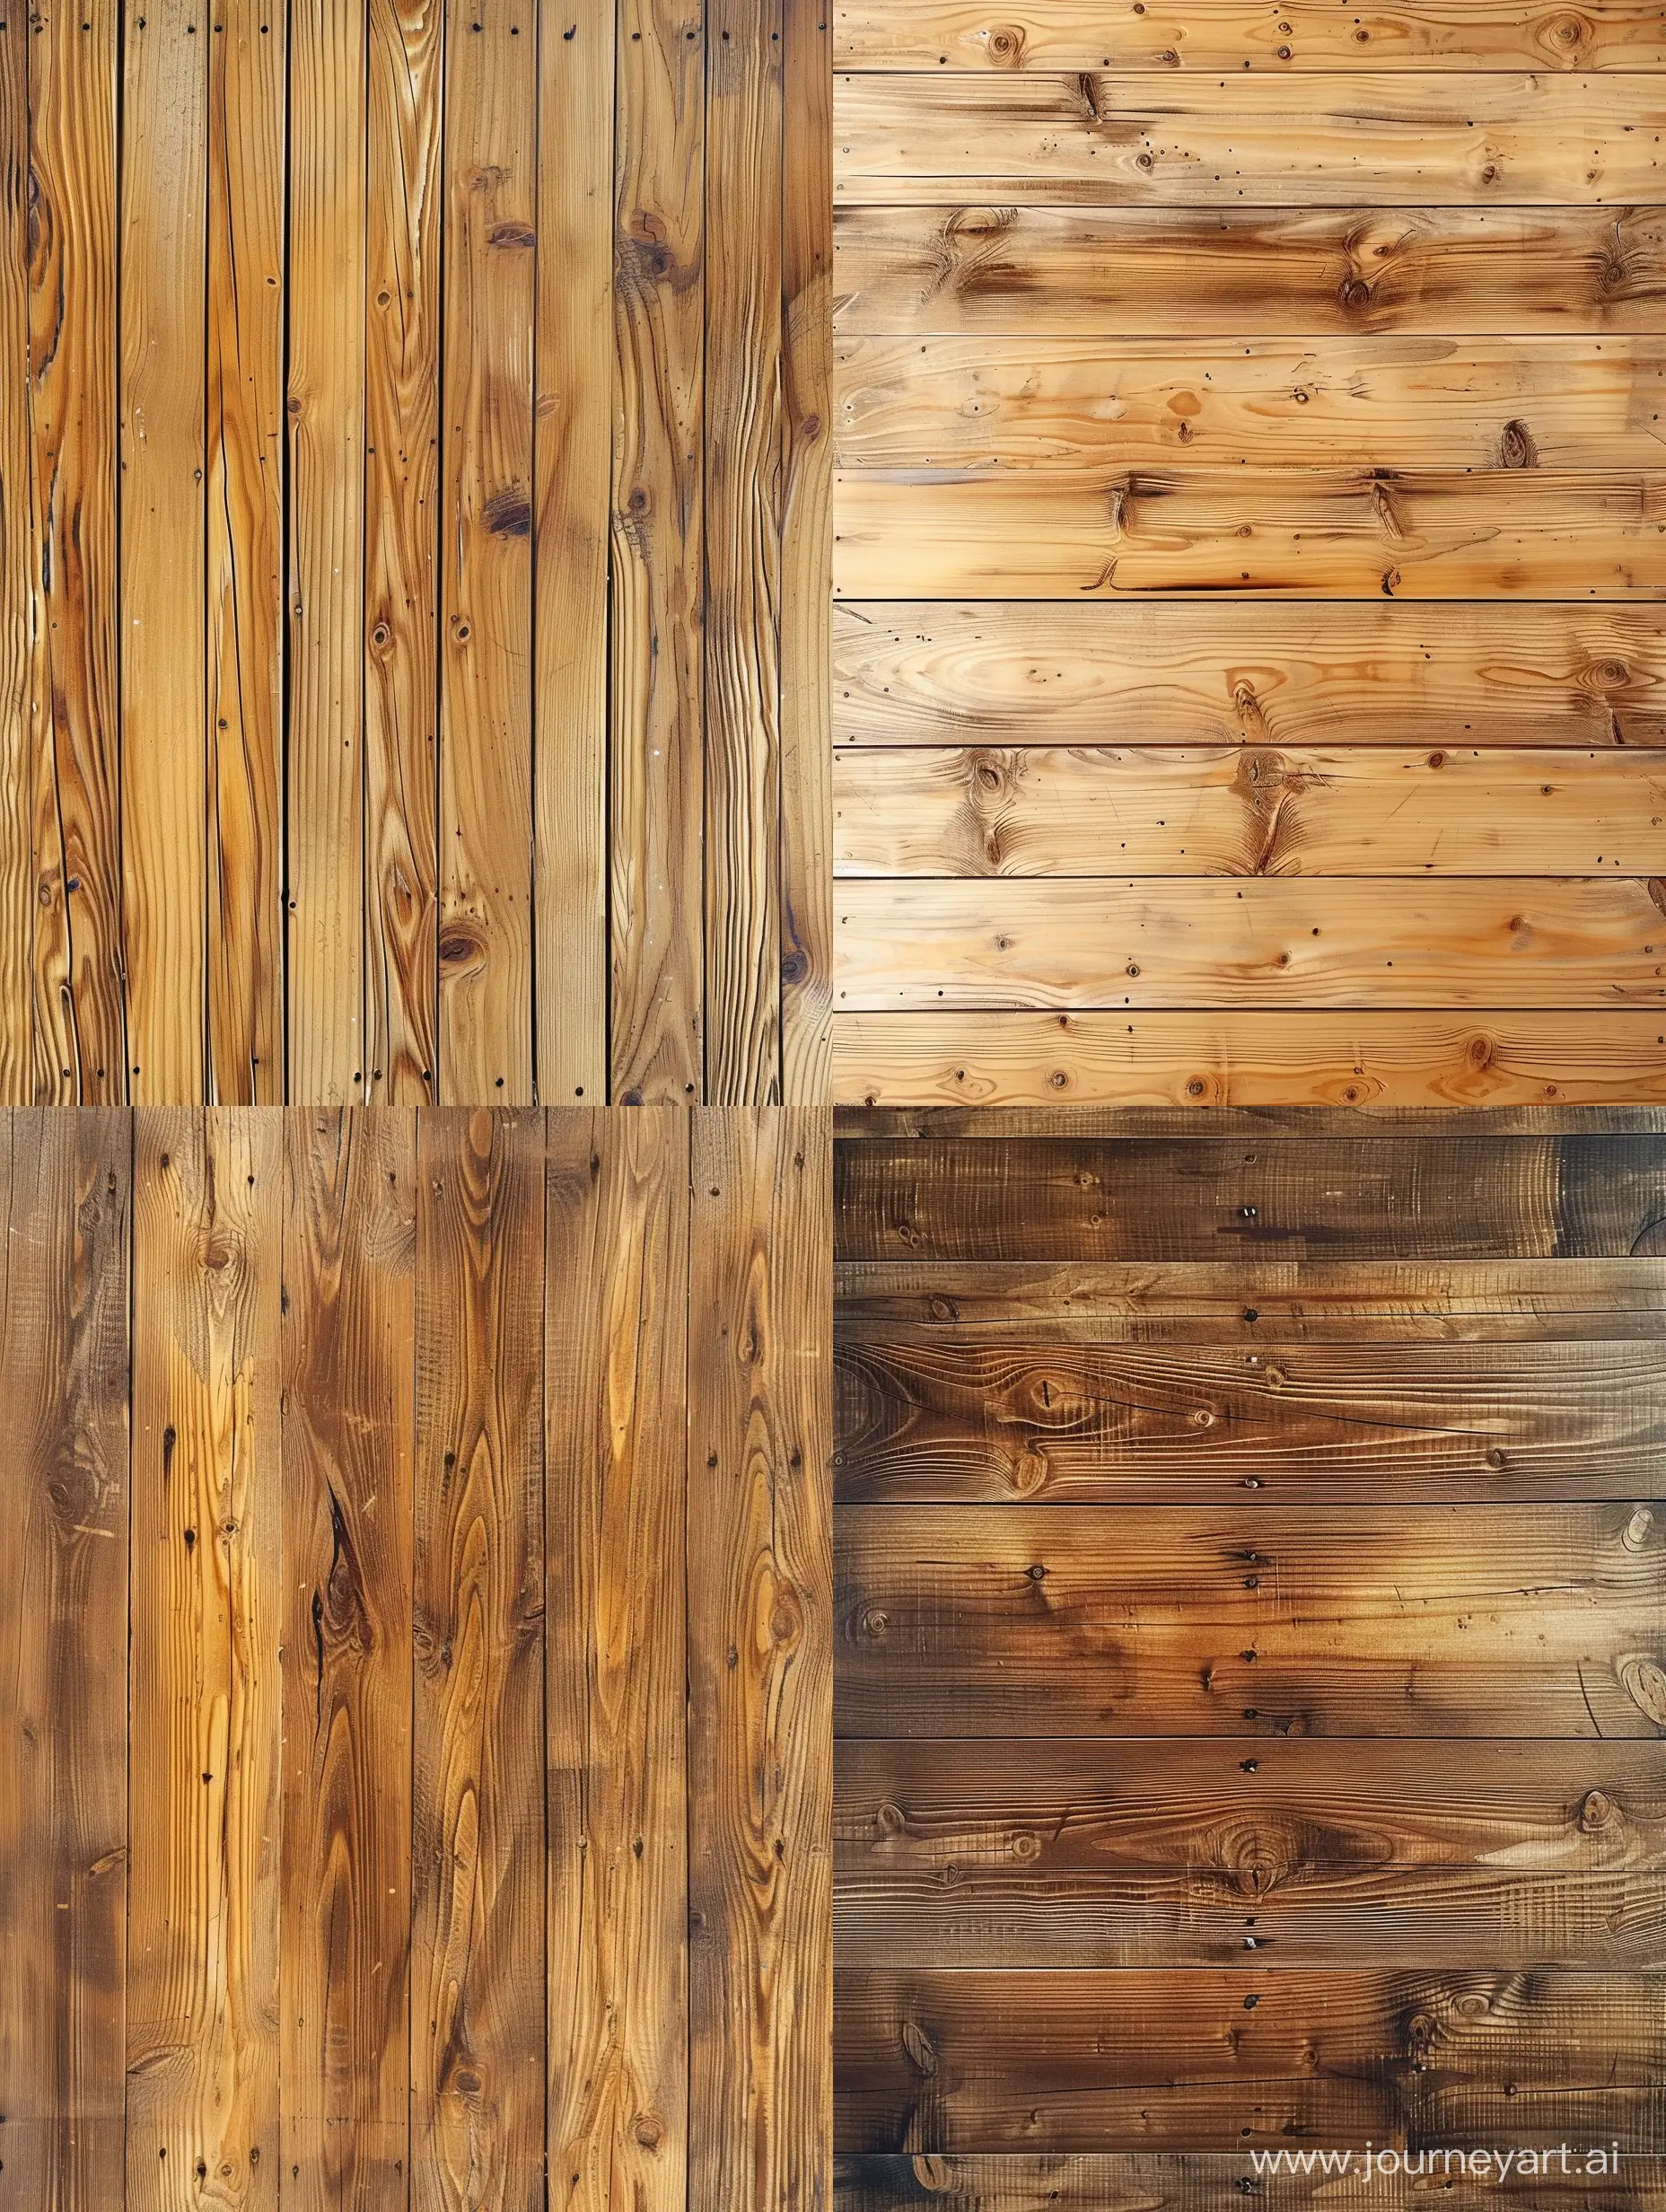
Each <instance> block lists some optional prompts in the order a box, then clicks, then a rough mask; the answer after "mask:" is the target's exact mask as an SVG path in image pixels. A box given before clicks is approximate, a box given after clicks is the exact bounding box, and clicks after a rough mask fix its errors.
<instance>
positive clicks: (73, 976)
mask: <svg viewBox="0 0 1666 2212" xmlns="http://www.w3.org/2000/svg"><path fill="white" fill-rule="evenodd" d="M830 47H831V39H830V32H829V26H828V23H827V22H826V20H825V13H824V11H822V10H820V8H819V7H818V6H817V5H815V4H814V0H768V4H766V5H758V6H753V5H740V4H735V0H709V4H707V5H705V6H701V5H697V6H695V7H694V8H693V9H692V10H690V9H688V8H684V7H680V6H673V5H671V4H669V0H574V5H572V6H570V7H566V8H557V6H556V5H555V4H554V0H478V4H475V0H470V4H469V5H468V6H463V5H461V4H447V0H295V4H294V5H292V6H278V5H271V4H267V0H214V4H212V5H210V4H207V0H200V4H199V0H146V4H145V5H143V6H141V5H139V4H137V0H88V4H87V5H85V6H77V7H75V8H68V7H64V6H59V5H57V4H56V0H44V4H42V5H40V6H39V7H31V8H28V9H24V8H21V7H20V8H14V9H13V10H11V11H10V13H9V14H7V15H5V16H4V19H0V209H3V210H4V236H3V237H0V358H3V359H4V370H3V371H0V1103H6V1102H9V1103H13V1104H28V1103H31V1102H33V1103H37V1104H74V1103H89V1104H92V1103H120V1102H126V1101H129V1100H130V1101H132V1102H135V1103H144V1104H157V1105H167V1104H179V1105H192V1104H203V1103H226V1104H239V1103H261V1104H269V1103H275V1102H285V1101H286V1100H287V1101H293V1102H297V1103H302V1104H320V1105H357V1104H365V1103H368V1104H390V1105H401V1106H411V1105H425V1104H430V1103H434V1102H443V1103H447V1104H463V1105H470V1104H487V1105H493V1106H496V1105H521V1104H530V1103H532V1102H535V1101H542V1102H546V1103H548V1104H552V1105H572V1104H574V1103H577V1102H584V1103H593V1104H603V1103H605V1102H607V1101H608V1100H609V1099H617V1100H646V1101H650V1102H652V1101H670V1102H677V1103H683V1104H693V1103H698V1102H702V1101H706V1102H713V1103H719V1104H724V1103H727V1104H748V1103H750V1104H760V1105H761V1104H767V1103H769V1102H779V1101H780V1100H782V1099H783V1098H787V1099H790V1100H794V1101H801V1102H820V1101H824V1100H825V1099H826V1097H827V1095H828V1085H829V1075H828V1017H829V994H830V988H831V981H830V967H829V961H830V951H829V936H830V927H831V924H830V916H829V897H830V891H829V859H828V851H829V837H830V820H831V816H830V802H829V796H828V788H827V779H828V769H829V736H828V695H827V660H828V651H829V644H828V638H829V630H828V616H829V610H828V605H827V594H828V562H829V549H830V541H829V469H830V453H831V439H830V429H829V425H830V417H829V399H828V373H829V347H830V339H829V331H828V318H829V286H830V282H831V274H830V270H831V230H830V225H831V204H830V192H831V188H830V184H829V160H830V143H829V133H830V129H831V124H830V120H829V99H830V84H831V58H830ZM788 101H791V103H792V105H793V110H794V115H795V117H797V118H801V121H800V124H799V126H797V127H794V128H793V129H791V130H787V129H785V128H784V126H783V113H784V109H785V103H786V102H788Z"/></svg>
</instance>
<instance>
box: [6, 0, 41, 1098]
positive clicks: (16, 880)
mask: <svg viewBox="0 0 1666 2212" xmlns="http://www.w3.org/2000/svg"><path fill="white" fill-rule="evenodd" d="M29 196H30V166H29V40H28V31H27V27H26V26H25V25H24V24H23V23H22V22H21V21H20V22H13V20H12V18H11V17H10V16H9V15H8V17H6V18H5V28H4V30H0V224H3V225H4V231H3V232H0V347H4V353H5V357H6V359H7V360H9V361H13V362H16V361H21V362H22V363H23V364H25V368H26V369H27V364H28V362H29ZM30 391H31V382H30V378H29V376H28V375H27V373H25V374H24V375H23V376H22V377H19V376H16V375H13V376H6V377H0V1099H3V1100H4V1101H6V1102H8V1103H12V1104H20V1105H21V1104H25V1103H27V1102H29V1101H30V1100H31V1099H32V1098H33V1096H34V1084H35V1069H34V1043H35V1039H34V1014H33V1006H32V1003H31V1002H32V999H33V995H34V949H35V946H34V938H35V898H34V821H33V819H32V813H31V795H32V786H33V781H34V759H35V752H36V742H35V730H34V720H33V716H34V700H33V689H34V681H35V673H36V667H37V660H36V654H37V646H36V641H35V638H34V636H33V628H34V624H33V619H32V607H33V590H34V583H33V575H34V567H35V540H34V529H35V511H34V494H33V489H32V487H31V482H30V465H31V463H30V452H31V443H32V440H31V426H30Z"/></svg>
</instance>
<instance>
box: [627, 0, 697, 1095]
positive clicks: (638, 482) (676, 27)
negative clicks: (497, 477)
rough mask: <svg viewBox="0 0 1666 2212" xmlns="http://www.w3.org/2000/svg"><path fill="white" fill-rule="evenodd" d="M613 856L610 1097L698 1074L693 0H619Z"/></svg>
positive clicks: (691, 1085)
mask: <svg viewBox="0 0 1666 2212" xmlns="http://www.w3.org/2000/svg"><path fill="white" fill-rule="evenodd" d="M618 33H619V43H618V113H617V141H616V150H615V161H616V163H617V177H616V195H617V198H616V206H615V225H616V234H615V241H614V252H615V257H616V262H617V267H616V271H615V302H616V305H615V322H614V344H615V348H616V353H617V356H618V378H617V382H616V384H615V387H614V399H613V404H614V410H615V422H614V434H613V628H612V652H611V662H612V707H611V715H612V729H611V739H610V742H611V776H610V779H609V832H608V834H609V850H608V858H609V870H610V873H611V882H612V895H611V899H610V901H609V923H610V931H611V945H612V984H611V1006H612V1031H611V1054H612V1063H613V1066H612V1095H613V1097H614V1098H616V1099H622V1100H623V1101H624V1102H626V1103H627V1104H630V1105H636V1104H640V1103H642V1102H644V1101H647V1100H653V1099H673V1100H677V1101H680V1102H685V1103H687V1102H698V1100H699V1099H700V1097H701V1096H702V1085H703V1083H704V1080H705V1077H704V1070H703V1051H704V1045H703V1037H704V1008H703V996H704V976H703V969H704V949H703V938H704V928H703V923H702V916H703V914H704V910H705V902H704V897H703V892H702V884H701V875H702V867H701V853H700V844H701V832H702V827H703V817H704V808H705V801H704V798H703V795H702V789H703V775H704V770H703V763H702V759H701V751H702V745H703V742H704V740H703V734H702V733H703V725H704V692H703V681H704V679H703V673H702V659H701V653H702V646H701V629H702V623H701V606H702V597H703V589H704V563H705V554H704V550H703V536H702V510H701V468H700V451H701V442H702V439H703V437H704V434H705V430H704V409H705V398H704V392H703V364H704V308H703V299H702V294H703V284H704V250H705V240H704V233H703V226H702V216H703V212H704V210H703V194H702V171H703V169H704V165H705V77H706V68H705V63H706V49H705V22H704V9H703V5H702V4H701V0H620V4H619V13H618Z"/></svg>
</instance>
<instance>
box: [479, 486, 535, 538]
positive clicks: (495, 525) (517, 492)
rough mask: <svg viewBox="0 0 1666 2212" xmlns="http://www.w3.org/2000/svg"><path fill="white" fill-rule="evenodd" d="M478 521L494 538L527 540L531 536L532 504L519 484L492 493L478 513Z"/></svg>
mask: <svg viewBox="0 0 1666 2212" xmlns="http://www.w3.org/2000/svg"><path fill="white" fill-rule="evenodd" d="M480 519H481V521H482V522H484V523H485V524H486V527H487V530H489V531H491V533H492V535H493V536H494V537H495V538H529V537H530V536H531V534H532V504H531V501H530V499H529V498H528V497H527V495H526V492H525V490H524V489H523V488H522V486H520V485H519V484H509V485H505V486H504V489H503V490H502V491H500V492H494V493H493V494H492V496H491V497H490V498H489V499H488V500H487V503H486V505H485V506H484V507H483V508H482V509H481V511H480Z"/></svg>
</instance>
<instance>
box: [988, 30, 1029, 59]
mask: <svg viewBox="0 0 1666 2212" xmlns="http://www.w3.org/2000/svg"><path fill="white" fill-rule="evenodd" d="M984 43H985V45H986V47H987V48H988V49H989V58H990V60H991V61H992V62H994V63H995V64H996V65H997V66H999V67H1000V68H1003V69H1016V68H1017V67H1018V66H1019V64H1020V63H1021V62H1022V60H1023V58H1024V30H1023V25H1022V23H992V24H991V25H990V27H989V29H988V31H986V33H985V38H984Z"/></svg>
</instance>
